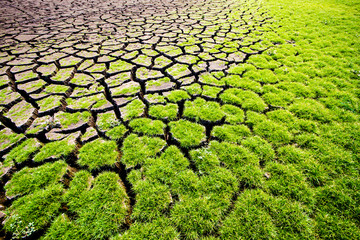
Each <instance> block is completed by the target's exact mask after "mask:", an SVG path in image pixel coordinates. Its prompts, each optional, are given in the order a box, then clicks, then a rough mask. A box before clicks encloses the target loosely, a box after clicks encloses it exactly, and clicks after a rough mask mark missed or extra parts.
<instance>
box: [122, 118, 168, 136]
mask: <svg viewBox="0 0 360 240" xmlns="http://www.w3.org/2000/svg"><path fill="white" fill-rule="evenodd" d="M129 126H130V127H131V128H132V129H133V130H134V132H137V133H143V134H145V135H162V134H164V128H165V124H164V123H163V122H162V121H160V120H151V119H149V118H137V119H134V120H132V121H131V122H130V124H129Z"/></svg>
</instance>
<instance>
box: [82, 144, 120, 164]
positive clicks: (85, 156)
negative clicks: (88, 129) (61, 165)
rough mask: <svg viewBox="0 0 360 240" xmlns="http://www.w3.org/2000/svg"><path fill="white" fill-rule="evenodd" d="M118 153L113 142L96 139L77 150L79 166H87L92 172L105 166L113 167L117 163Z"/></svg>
mask: <svg viewBox="0 0 360 240" xmlns="http://www.w3.org/2000/svg"><path fill="white" fill-rule="evenodd" d="M117 158H118V152H117V146H116V143H115V142H114V141H103V140H101V139H97V140H95V141H93V142H89V143H86V144H85V145H84V146H83V147H82V148H80V150H79V160H78V161H77V162H78V163H79V164H80V165H81V166H88V167H89V169H90V170H94V169H97V168H100V167H102V166H106V165H113V164H115V162H116V161H117Z"/></svg>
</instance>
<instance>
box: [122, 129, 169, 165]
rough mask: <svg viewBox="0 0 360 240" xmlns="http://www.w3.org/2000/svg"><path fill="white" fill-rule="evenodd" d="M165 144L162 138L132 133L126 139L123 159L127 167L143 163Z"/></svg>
mask: <svg viewBox="0 0 360 240" xmlns="http://www.w3.org/2000/svg"><path fill="white" fill-rule="evenodd" d="M164 146H165V141H164V140H162V139H160V138H150V137H146V136H145V137H138V136H137V135H135V134H131V135H129V136H128V137H127V138H126V139H125V140H124V143H123V147H122V152H123V156H122V158H121V161H122V162H123V163H124V164H126V166H127V167H131V166H135V165H137V164H143V163H144V161H145V159H146V158H148V157H154V156H155V155H156V154H157V153H158V152H159V151H160V150H161V149H162V148H163V147H164Z"/></svg>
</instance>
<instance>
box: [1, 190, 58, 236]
mask: <svg viewBox="0 0 360 240" xmlns="http://www.w3.org/2000/svg"><path fill="white" fill-rule="evenodd" d="M63 191H64V190H63V188H62V186H61V185H60V184H55V185H50V186H49V187H47V188H46V189H41V190H38V191H36V192H34V193H33V194H30V195H26V196H24V197H21V198H19V199H18V200H16V201H15V202H13V204H12V205H11V207H10V208H8V209H7V210H6V213H7V216H6V221H5V224H4V228H5V229H6V230H7V231H9V232H12V233H13V234H14V237H15V238H22V237H25V236H31V235H32V234H33V233H34V232H35V231H38V230H40V229H42V228H44V227H45V226H48V225H49V224H50V223H51V221H52V219H53V218H54V216H56V215H57V214H58V213H59V211H60V207H61V194H62V193H63Z"/></svg>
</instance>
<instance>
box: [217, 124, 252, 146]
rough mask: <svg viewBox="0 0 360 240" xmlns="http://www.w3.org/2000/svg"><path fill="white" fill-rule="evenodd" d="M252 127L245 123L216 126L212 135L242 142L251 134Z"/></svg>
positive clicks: (229, 140)
mask: <svg viewBox="0 0 360 240" xmlns="http://www.w3.org/2000/svg"><path fill="white" fill-rule="evenodd" d="M250 134H251V133H250V129H249V128H248V127H246V126H245V125H223V126H215V127H214V128H213V130H212V135H213V136H215V137H217V138H219V139H221V140H224V141H228V142H233V143H240V142H241V140H242V139H243V138H245V137H248V136H250Z"/></svg>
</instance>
